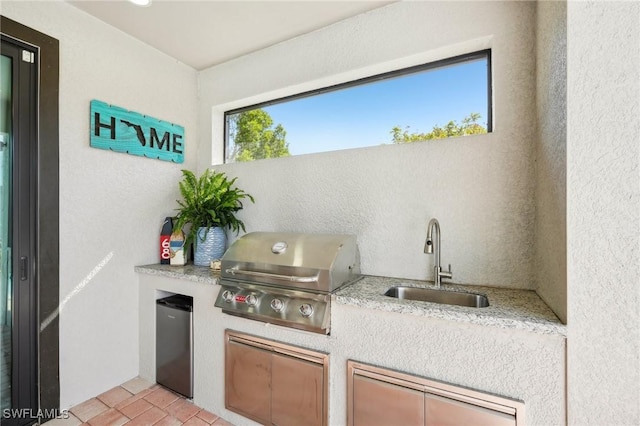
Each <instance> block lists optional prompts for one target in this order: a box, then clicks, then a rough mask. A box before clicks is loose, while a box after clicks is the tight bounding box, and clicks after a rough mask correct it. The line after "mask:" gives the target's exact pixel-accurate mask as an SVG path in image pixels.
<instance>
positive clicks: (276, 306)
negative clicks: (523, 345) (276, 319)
mask: <svg viewBox="0 0 640 426" xmlns="http://www.w3.org/2000/svg"><path fill="white" fill-rule="evenodd" d="M282 308H284V302H283V301H282V300H280V299H273V300H272V301H271V309H273V310H274V311H276V312H280V311H281V310H282Z"/></svg>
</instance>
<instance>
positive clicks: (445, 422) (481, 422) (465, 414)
mask: <svg viewBox="0 0 640 426" xmlns="http://www.w3.org/2000/svg"><path fill="white" fill-rule="evenodd" d="M424 406H425V418H426V419H427V423H426V424H427V426H459V425H473V426H515V424H516V419H515V417H514V416H511V415H508V414H505V413H501V412H499V411H494V410H490V409H488V408H483V407H479V406H477V405H473V404H467V403H465V402H462V401H456V400H453V399H449V398H444V397H440V396H436V395H431V394H429V393H427V394H425V404H424Z"/></svg>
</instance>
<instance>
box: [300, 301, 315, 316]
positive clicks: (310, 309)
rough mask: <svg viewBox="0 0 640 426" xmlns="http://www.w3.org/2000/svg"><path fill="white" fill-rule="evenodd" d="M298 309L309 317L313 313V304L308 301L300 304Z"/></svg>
mask: <svg viewBox="0 0 640 426" xmlns="http://www.w3.org/2000/svg"><path fill="white" fill-rule="evenodd" d="M299 311H300V314H301V315H302V316H303V317H310V316H311V315H312V314H313V306H311V305H310V304H308V303H304V304H302V305H300V309H299Z"/></svg>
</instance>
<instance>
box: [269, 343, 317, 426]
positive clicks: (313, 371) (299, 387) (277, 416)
mask: <svg viewBox="0 0 640 426" xmlns="http://www.w3.org/2000/svg"><path fill="white" fill-rule="evenodd" d="M271 373H272V376H271V421H272V423H273V424H274V425H277V426H321V425H322V420H323V414H324V409H323V405H324V401H323V399H324V398H323V396H324V384H323V382H324V368H323V366H322V365H319V364H315V363H311V362H308V361H304V360H301V359H298V358H293V357H290V356H286V355H281V354H273V357H272V359H271Z"/></svg>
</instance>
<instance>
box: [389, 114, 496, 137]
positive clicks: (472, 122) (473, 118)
mask: <svg viewBox="0 0 640 426" xmlns="http://www.w3.org/2000/svg"><path fill="white" fill-rule="evenodd" d="M480 117H481V116H480V114H478V113H477V112H472V113H471V114H469V115H468V116H467V117H465V118H463V119H462V123H461V124H458V123H457V122H456V121H455V120H451V121H449V122H448V123H447V124H446V125H445V126H444V127H440V126H438V125H437V124H436V125H435V126H433V129H431V131H430V132H428V133H419V132H413V133H410V132H409V126H407V127H405V128H404V129H401V128H400V126H395V127H394V128H393V129H391V132H389V133H391V138H392V139H391V140H392V142H393V143H396V144H399V143H412V142H422V141H428V140H432V139H444V138H449V137H451V136H466V135H478V134H481V133H487V128H486V127H484V126H483V125H481V124H479V123H478V120H480Z"/></svg>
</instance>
